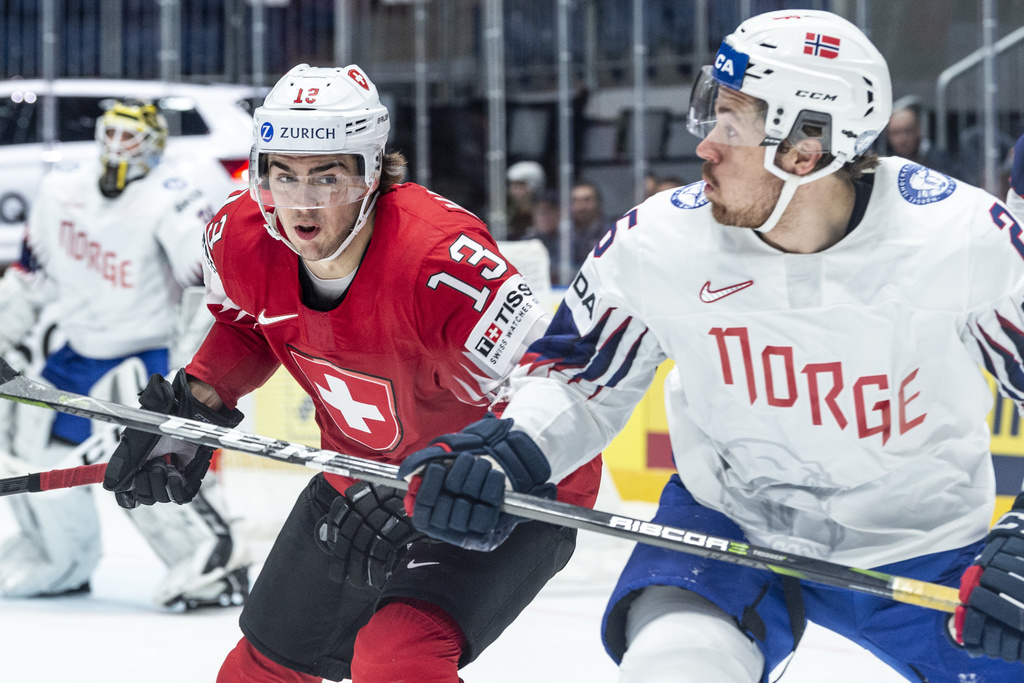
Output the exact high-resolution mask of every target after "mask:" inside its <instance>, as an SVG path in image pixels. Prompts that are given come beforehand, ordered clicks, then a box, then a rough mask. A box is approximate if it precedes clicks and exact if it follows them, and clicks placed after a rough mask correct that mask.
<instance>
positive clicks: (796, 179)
mask: <svg viewBox="0 0 1024 683" xmlns="http://www.w3.org/2000/svg"><path fill="white" fill-rule="evenodd" d="M778 148H779V147H778V145H773V146H771V147H765V149H764V167H765V168H766V169H768V171H769V172H770V173H771V174H772V175H774V176H776V177H778V178H781V179H782V180H783V181H784V182H783V185H782V192H781V193H779V199H778V201H777V202H775V208H774V209H773V210H772V213H771V215H770V216H768V220H766V221H765V222H764V223H762V224H761V225H760V226H758V227H756V228H754V230H756V231H757V232H759V233H762V234H764V233H766V232H770V231H771V230H772V229H773V228H774V227H775V226H776V225H778V224H779V219H780V218H782V214H784V213H785V212H786V208H787V207H788V206H789V203H790V202H791V201H793V195H795V194H796V189H797V188H798V187H800V186H801V185H804V184H806V183H809V182H812V181H815V180H817V179H818V178H823V177H825V176H827V175H829V174H830V173H834V172H836V171H838V170H839V169H840V168H842V166H843V164H845V163H846V158H845V157H843V156H837V157H836V158H835V159H833V160H832V163H831V164H829V165H828V166H826V167H825V168H822V169H819V170H817V171H815V172H814V173H810V174H808V175H805V176H799V175H796V174H793V173H790V172H789V171H785V170H783V169H781V168H779V167H778V166H776V165H775V152H776V151H777V150H778Z"/></svg>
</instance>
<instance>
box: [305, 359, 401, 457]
mask: <svg viewBox="0 0 1024 683" xmlns="http://www.w3.org/2000/svg"><path fill="white" fill-rule="evenodd" d="M289 351H290V352H291V355H292V358H294V359H295V362H296V364H297V365H298V367H299V370H301V371H302V374H303V375H304V376H305V378H306V380H307V382H308V383H309V385H310V387H311V389H312V392H311V393H312V395H314V396H316V397H317V398H318V399H319V400H318V410H324V411H326V412H327V415H328V416H329V417H330V418H331V420H332V421H333V422H334V424H335V425H336V426H337V427H338V429H339V430H341V433H342V434H344V435H345V436H346V437H348V438H350V439H352V440H353V441H355V442H357V443H361V444H363V445H364V446H366V447H367V448H371V449H373V450H375V451H381V452H388V451H391V450H394V448H395V447H396V446H398V444H399V443H400V442H401V440H402V424H401V422H400V421H399V420H398V410H397V407H396V405H395V391H394V387H393V386H392V385H391V380H389V379H387V378H384V377H375V376H373V375H368V374H365V373H362V372H356V371H354V370H346V369H343V368H339V367H338V366H337V365H334V364H333V363H331V362H329V361H327V360H324V359H322V358H313V357H311V356H307V355H305V354H303V353H300V352H298V351H296V350H295V349H289Z"/></svg>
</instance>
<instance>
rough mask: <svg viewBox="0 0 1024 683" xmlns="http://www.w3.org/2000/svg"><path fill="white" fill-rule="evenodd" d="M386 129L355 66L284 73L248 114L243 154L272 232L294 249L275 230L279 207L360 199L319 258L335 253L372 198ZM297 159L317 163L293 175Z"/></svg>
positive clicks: (376, 100)
mask: <svg viewBox="0 0 1024 683" xmlns="http://www.w3.org/2000/svg"><path fill="white" fill-rule="evenodd" d="M390 128H391V124H390V121H389V116H388V110H387V108H386V107H384V106H383V105H382V104H381V103H380V97H379V95H378V94H377V87H376V86H375V85H374V84H373V83H371V82H370V79H369V78H367V77H366V74H364V73H363V71H362V69H361V68H359V67H358V66H356V65H354V64H353V65H349V66H346V67H342V68H322V67H311V66H308V65H306V64H300V65H299V66H296V67H295V68H293V69H292V70H291V71H289V72H288V73H287V74H285V76H284V77H283V78H282V79H281V80H280V81H278V82H277V85H275V86H274V88H273V90H271V91H270V94H269V95H267V98H266V101H265V102H264V103H263V106H261V107H259V108H257V109H256V111H255V113H254V114H253V132H254V136H255V140H256V143H255V144H254V145H253V147H252V152H251V154H250V156H249V192H250V195H251V196H252V198H253V199H254V200H255V201H256V203H257V204H259V207H260V210H261V211H262V212H263V216H264V217H265V218H266V220H267V224H266V228H267V230H268V231H269V232H270V234H271V236H272V237H274V238H275V239H279V240H281V241H283V242H284V243H285V244H287V245H288V247H289V248H291V249H292V251H296V249H295V248H294V247H293V246H292V245H291V243H290V242H289V241H288V239H287V238H286V237H285V236H284V235H282V234H281V231H280V228H279V227H278V221H277V216H276V211H277V209H279V208H280V209H324V208H329V207H333V206H341V205H344V204H352V203H355V202H360V207H359V214H358V215H357V217H356V220H355V224H354V225H353V226H352V230H351V232H350V233H349V235H348V236H347V237H346V239H345V240H344V241H343V242H342V244H341V245H340V246H339V247H338V249H337V250H336V251H335V252H334V253H333V254H331V255H330V256H328V257H327V258H326V259H324V260H330V259H334V258H336V257H337V256H338V255H339V254H341V253H342V252H343V251H344V250H345V248H346V247H348V245H349V244H350V243H351V242H352V240H353V239H354V238H355V236H356V235H357V234H358V233H359V231H360V230H361V229H362V228H363V226H364V225H365V224H366V220H367V218H368V217H369V214H370V212H371V211H372V210H373V207H374V204H375V203H376V200H377V189H378V187H379V186H380V178H381V169H382V164H383V160H384V145H385V144H386V143H387V139H388V132H389V130H390ZM343 155H351V156H354V157H355V159H356V167H357V170H356V172H355V173H354V174H350V173H347V172H346V171H345V169H344V167H343V165H342V164H340V163H339V157H341V156H343ZM296 157H316V159H317V160H318V161H320V160H321V159H322V163H317V164H314V165H312V169H311V170H310V171H309V172H308V174H307V175H298V174H296V173H294V172H292V168H293V166H295V165H293V164H291V163H290V160H291V159H294V158H296ZM298 166H302V167H307V168H309V167H310V165H309V164H299V165H298ZM296 253H298V252H297V251H296Z"/></svg>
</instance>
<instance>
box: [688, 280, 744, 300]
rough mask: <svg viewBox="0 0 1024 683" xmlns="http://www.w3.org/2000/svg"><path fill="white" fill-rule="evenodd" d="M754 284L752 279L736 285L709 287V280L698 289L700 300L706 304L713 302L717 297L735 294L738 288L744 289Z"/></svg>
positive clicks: (721, 297)
mask: <svg viewBox="0 0 1024 683" xmlns="http://www.w3.org/2000/svg"><path fill="white" fill-rule="evenodd" d="M753 284H754V281H753V280H747V281H746V282H741V283H739V284H738V285H732V286H731V287H723V288H722V289H711V280H708V281H707V282H705V283H704V286H703V287H701V289H700V300H701V301H703V302H704V303H706V304H713V303H715V302H716V301H718V300H719V299H724V298H725V297H727V296H729V295H730V294H735V293H736V292H739V291H740V290H743V289H746V288H747V287H750V286H751V285H753Z"/></svg>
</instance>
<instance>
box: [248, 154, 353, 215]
mask: <svg viewBox="0 0 1024 683" xmlns="http://www.w3.org/2000/svg"><path fill="white" fill-rule="evenodd" d="M295 158H296V157H288V156H279V155H267V154H262V155H260V159H259V163H258V164H257V167H258V168H259V175H258V176H257V178H256V179H255V181H256V182H255V187H256V190H257V192H259V195H260V199H261V201H262V204H263V205H264V206H266V207H268V209H269V208H270V207H275V208H279V209H323V208H328V207H332V206H343V205H345V204H352V203H354V202H358V201H360V200H362V199H363V198H364V197H366V195H367V194H368V193H369V191H370V188H369V187H368V186H367V184H366V178H365V177H364V175H363V173H362V172H361V171H356V172H355V173H354V174H353V173H350V172H349V171H347V170H345V168H344V166H342V165H341V164H340V162H339V161H338V159H337V158H336V157H331V156H322V157H315V156H312V157H309V158H310V159H316V158H322V159H323V160H324V163H323V164H312V165H310V164H308V163H303V164H297V163H294V162H292V161H291V160H292V159H295ZM360 165H362V164H360Z"/></svg>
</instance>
